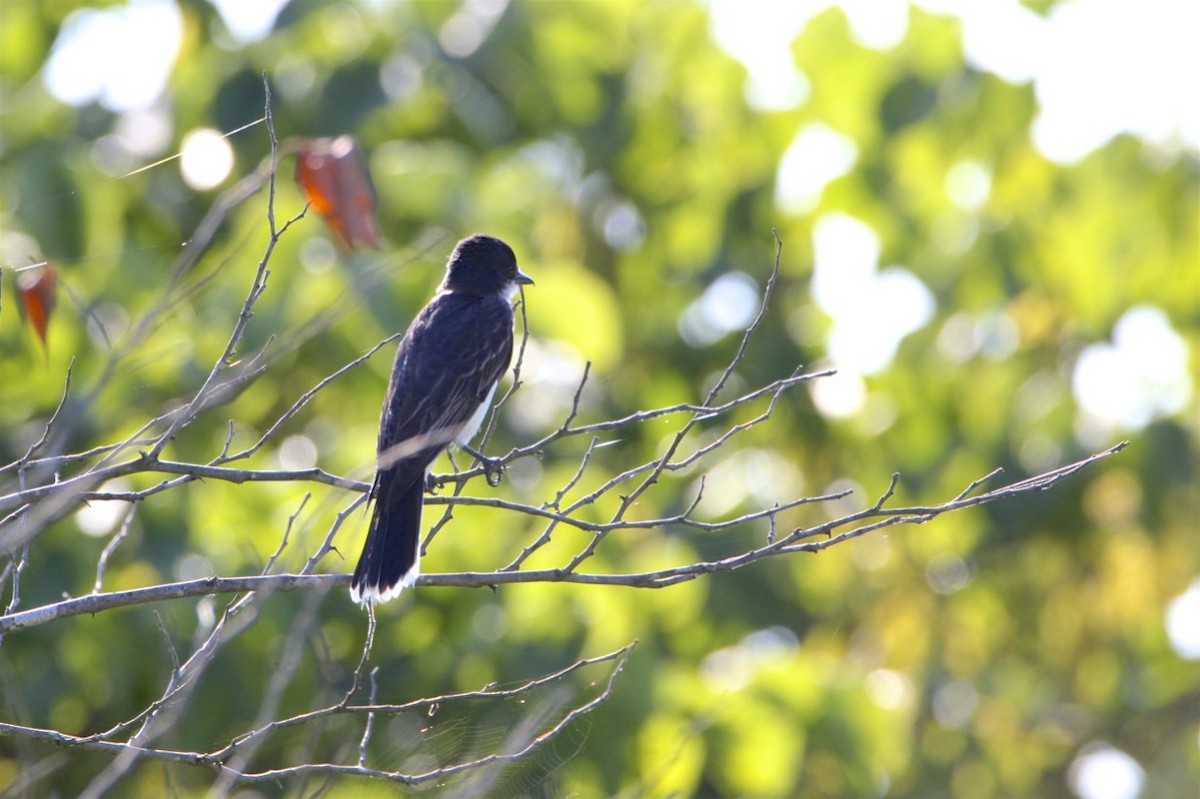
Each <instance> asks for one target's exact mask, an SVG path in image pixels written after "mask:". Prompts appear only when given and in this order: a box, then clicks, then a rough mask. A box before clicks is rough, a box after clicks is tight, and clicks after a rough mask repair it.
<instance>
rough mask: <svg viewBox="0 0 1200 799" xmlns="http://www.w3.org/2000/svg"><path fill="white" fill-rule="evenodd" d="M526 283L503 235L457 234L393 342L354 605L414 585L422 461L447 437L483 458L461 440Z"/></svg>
mask: <svg viewBox="0 0 1200 799" xmlns="http://www.w3.org/2000/svg"><path fill="white" fill-rule="evenodd" d="M532 284H533V279H532V278H531V277H529V275H527V274H525V273H524V272H522V271H521V270H520V268H518V266H517V258H516V255H515V254H514V253H513V251H512V248H511V247H509V246H508V245H507V244H505V243H504V242H503V241H501V240H500V239H498V238H495V237H494V236H486V235H474V236H470V237H468V238H465V239H463V240H462V241H460V242H458V244H457V245H456V246H455V247H454V251H453V252H452V253H451V254H450V258H449V260H448V261H447V263H446V276H445V279H444V280H443V281H442V284H441V286H440V287H439V288H438V291H437V293H436V294H435V295H434V297H433V299H431V300H430V301H429V303H428V304H427V305H426V306H425V307H424V308H422V309H421V311H420V313H418V314H417V315H416V317H415V318H414V319H413V321H412V323H411V324H410V325H409V327H408V330H407V331H406V332H405V334H404V337H403V338H402V339H401V340H400V344H399V346H398V347H397V348H396V358H395V361H394V362H393V364H392V375H391V379H390V380H389V382H388V388H387V394H386V395H385V398H384V402H383V414H382V418H381V419H380V423H379V440H378V445H377V464H376V473H375V480H374V483H373V484H372V486H371V491H370V495H369V499H370V501H372V502H373V503H374V509H373V512H372V515H371V523H370V526H369V527H368V529H367V538H366V542H365V543H364V545H363V551H362V555H361V556H359V559H358V565H357V566H356V567H355V569H354V576H353V578H352V579H351V581H350V597H351V599H353V600H354V601H355V602H357V603H358V604H360V605H366V604H368V603H378V602H386V601H388V600H390V599H394V598H395V597H397V596H399V595H400V592H401V590H402V589H404V588H405V587H409V586H412V585H413V584H414V583H415V582H416V579H417V575H418V574H419V572H420V568H419V561H420V552H419V549H420V544H421V508H422V505H423V504H424V496H423V495H424V493H425V490H426V481H427V478H428V472H429V466H430V464H431V463H432V462H433V460H434V459H435V458H436V457H437V456H438V454H439V453H441V451H442V450H443V449H445V448H446V447H448V446H450V445H451V444H455V445H457V446H459V447H461V448H463V449H465V450H466V451H468V452H471V453H472V454H474V455H476V456H478V457H481V458H482V456H480V455H479V454H478V453H476V452H475V451H474V450H472V449H470V446H469V444H470V442H471V439H472V438H474V436H475V433H476V432H477V431H478V430H479V426H480V425H481V424H482V423H483V419H484V417H485V416H486V415H487V411H488V409H489V408H490V407H491V403H492V397H493V396H494V395H495V393H496V386H497V384H498V383H499V381H500V378H501V377H502V376H503V375H504V373H505V371H507V370H508V367H509V364H510V363H511V361H512V351H513V298H514V297H515V296H516V294H517V292H518V291H519V290H520V287H521V286H527V285H532Z"/></svg>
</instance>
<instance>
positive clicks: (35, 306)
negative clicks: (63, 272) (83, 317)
mask: <svg viewBox="0 0 1200 799" xmlns="http://www.w3.org/2000/svg"><path fill="white" fill-rule="evenodd" d="M57 284H58V270H56V269H55V268H54V265H53V264H50V263H45V264H41V265H40V266H35V267H31V268H28V269H25V270H23V271H22V272H21V273H20V274H19V275H18V276H17V291H18V292H19V293H20V295H21V307H22V308H24V309H25V317H26V318H27V319H28V320H29V323H30V324H31V325H33V329H34V330H35V331H37V334H38V338H40V339H41V340H42V346H43V347H49V345H48V344H47V343H46V328H47V327H48V326H49V325H50V314H51V313H52V312H53V311H54V287H55V286H56V285H57Z"/></svg>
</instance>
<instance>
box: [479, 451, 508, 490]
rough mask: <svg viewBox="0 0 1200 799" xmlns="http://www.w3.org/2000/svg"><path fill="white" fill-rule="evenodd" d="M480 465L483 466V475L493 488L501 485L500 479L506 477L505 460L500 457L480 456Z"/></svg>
mask: <svg viewBox="0 0 1200 799" xmlns="http://www.w3.org/2000/svg"><path fill="white" fill-rule="evenodd" d="M479 465H480V466H482V467H483V476H484V479H486V480H487V483H488V485H489V486H491V487H492V488H495V487H496V486H498V485H500V480H501V479H502V478H503V477H504V461H502V460H500V459H499V458H484V457H481V458H479Z"/></svg>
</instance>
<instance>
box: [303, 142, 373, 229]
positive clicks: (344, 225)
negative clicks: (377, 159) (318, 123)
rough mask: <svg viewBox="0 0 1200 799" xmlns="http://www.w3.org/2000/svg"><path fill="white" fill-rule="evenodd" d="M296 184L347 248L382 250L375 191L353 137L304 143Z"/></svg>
mask: <svg viewBox="0 0 1200 799" xmlns="http://www.w3.org/2000/svg"><path fill="white" fill-rule="evenodd" d="M296 182H297V183H299V184H300V188H301V190H302V191H303V192H304V196H305V197H306V198H307V199H308V204H309V205H310V206H311V207H312V209H313V210H314V211H316V212H317V213H318V214H320V215H321V216H322V217H324V218H325V222H326V223H327V224H328V225H329V227H331V228H332V229H333V231H334V232H335V233H336V234H337V235H338V238H340V239H341V240H342V242H343V243H344V244H345V245H346V246H347V247H350V248H353V247H354V246H355V245H356V244H363V245H365V246H367V247H372V248H374V249H378V248H379V225H378V223H377V222H376V221H375V189H374V187H373V186H372V185H371V176H370V174H369V173H368V172H367V167H366V164H365V163H364V162H363V157H362V153H361V152H360V151H359V149H358V143H357V142H355V141H354V138H353V137H352V136H338V137H337V138H335V139H309V140H307V141H304V142H302V143H301V145H300V151H299V159H298V161H297V163H296Z"/></svg>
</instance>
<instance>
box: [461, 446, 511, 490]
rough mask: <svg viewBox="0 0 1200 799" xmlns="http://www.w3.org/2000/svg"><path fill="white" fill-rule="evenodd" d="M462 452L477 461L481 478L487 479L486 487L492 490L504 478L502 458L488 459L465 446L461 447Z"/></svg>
mask: <svg viewBox="0 0 1200 799" xmlns="http://www.w3.org/2000/svg"><path fill="white" fill-rule="evenodd" d="M462 450H463V452H466V453H467V454H468V455H470V456H471V457H473V458H474V459H475V460H477V461H479V465H480V466H481V467H482V468H483V476H484V477H485V478H486V479H487V482H488V485H490V486H491V487H492V488H495V487H496V486H498V485H500V480H501V478H503V477H504V460H503V459H502V458H489V457H488V456H487V455H484V454H483V453H482V452H479V451H478V450H476V449H473V448H472V447H469V446H466V445H465V444H464V445H462Z"/></svg>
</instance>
